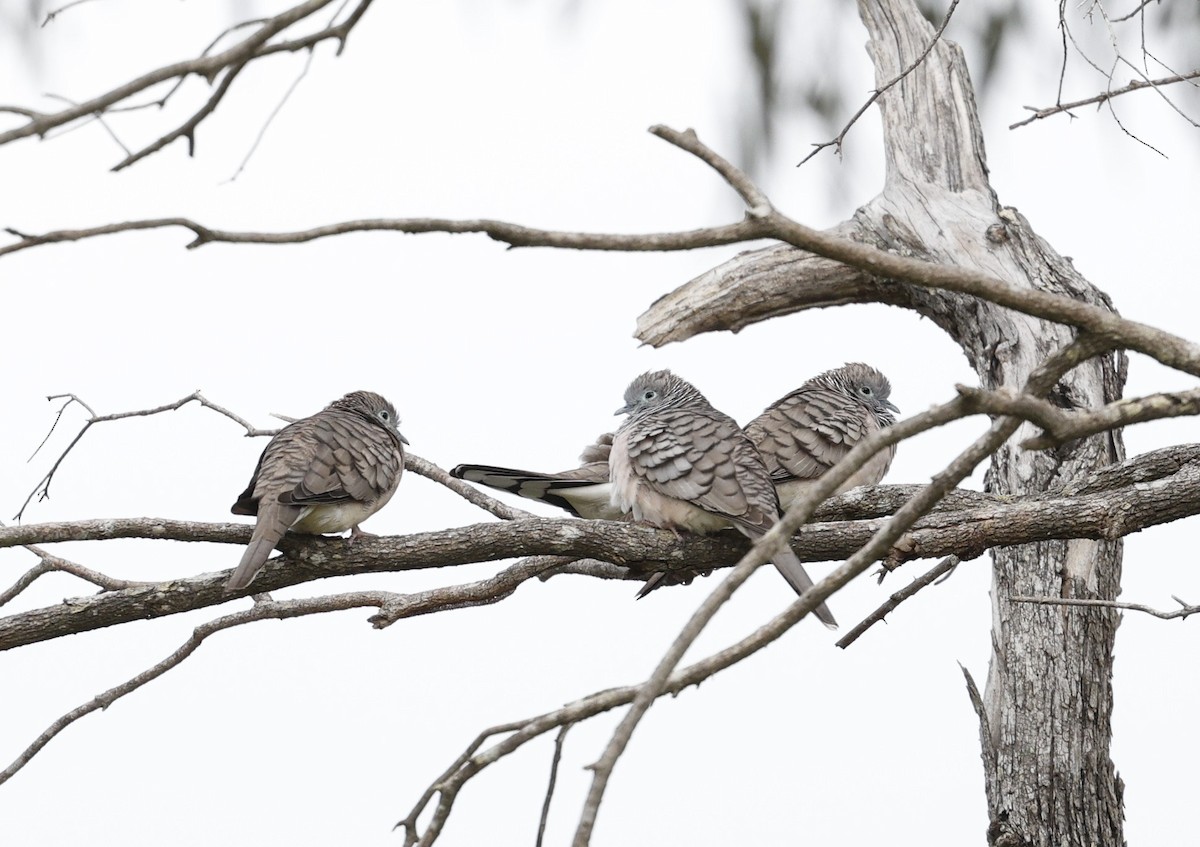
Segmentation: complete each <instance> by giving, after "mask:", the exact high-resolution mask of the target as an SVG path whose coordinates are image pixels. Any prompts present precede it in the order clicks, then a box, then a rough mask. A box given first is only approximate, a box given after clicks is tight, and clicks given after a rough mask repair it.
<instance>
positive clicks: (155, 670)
mask: <svg viewBox="0 0 1200 847" xmlns="http://www.w3.org/2000/svg"><path fill="white" fill-rule="evenodd" d="M389 597H390V595H389V594H388V593H387V592H371V591H360V592H354V593H351V594H338V595H333V596H330V597H313V598H309V599H304V600H283V601H276V600H266V601H258V602H256V603H255V604H254V606H253V607H251V608H249V609H245V610H243V611H240V612H234V613H233V614H230V615H224V616H222V617H219V618H216V619H215V620H212V621H209V622H208V623H205V624H201V625H200V626H198V627H196V628H195V629H194V630H193V631H192V635H191V637H190V638H188V640H187V641H185V642H184V643H183V644H182V645H181V646H180V647H179V649H177V650H176V651H175V652H174V653H172V654H171V655H170V656H168V657H167V658H165V659H163V660H162V661H161V662H159V663H158V664H156V665H153V666H152V667H150V668H147V669H146V670H144V671H142V672H141V673H139V674H137V675H136V676H134V677H132V678H130V679H128V680H126V681H125V682H123V683H121V684H120V685H117V686H114V687H112V688H110V689H108V690H107V691H105V692H103V693H102V694H98V695H96V696H95V697H93V698H92V699H91V700H89V701H88V702H86V703H84V704H82V705H80V706H77V707H76V708H74V709H72V710H71V711H69V712H67V713H66V714H65V715H63V716H62V717H60V718H58V720H56V721H54V722H53V723H52V724H50V726H49V727H47V728H46V730H45V731H44V732H43V733H42V734H41V735H39V736H38V737H37V738H36V739H35V740H34V742H33V743H32V744H30V745H29V746H28V747H26V748H25V750H24V751H23V752H22V753H21V754H20V755H19V756H17V758H16V759H15V760H14V761H13V763H12V764H11V765H9V766H8V767H7V768H5V769H4V770H3V771H0V785H3V784H4V783H5V782H7V781H8V780H9V779H10V778H11V777H12V776H13V775H14V774H16V773H17V772H18V771H20V770H21V768H23V767H25V765H27V764H28V763H29V761H30V760H31V759H32V758H33V757H34V756H36V755H37V754H38V753H39V752H40V751H41V750H42V748H43V747H45V746H46V745H47V744H49V743H50V742H51V741H52V740H54V737H55V736H57V735H58V734H59V733H60V732H62V731H63V730H64V729H66V728H67V727H68V726H70V725H71V724H73V723H75V721H77V720H79V719H80V718H82V717H84V716H85V715H89V714H91V713H92V712H95V711H97V710H100V709H107V708H108V707H109V706H111V705H112V704H113V703H115V702H116V701H117V700H119V699H120V698H122V697H124V696H125V695H126V694H129V693H131V692H133V691H136V690H137V689H139V688H141V687H142V686H143V685H145V684H146V683H148V682H151V681H153V680H155V679H157V678H158V677H160V676H162V675H163V674H164V673H166V672H167V671H169V670H171V669H172V668H175V667H177V666H178V665H179V663H180V662H182V661H183V660H184V659H186V658H187V657H188V656H190V655H192V653H194V652H195V651H196V649H197V648H198V647H199V646H200V645H201V644H202V643H204V640H205V639H206V638H208V637H209V636H210V635H212V634H214V633H217V632H220V631H221V630H224V629H229V628H230V627H235V626H241V625H242V624H246V623H252V622H253V621H261V620H284V619H287V618H297V617H303V616H305V615H314V614H321V613H323V612H334V611H342V610H345V609H356V608H362V607H364V606H382V605H383V604H384V603H386V602H387V601H388V599H389Z"/></svg>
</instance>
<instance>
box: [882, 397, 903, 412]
mask: <svg viewBox="0 0 1200 847" xmlns="http://www.w3.org/2000/svg"><path fill="white" fill-rule="evenodd" d="M883 406H884V408H886V409H891V410H892V411H893V412H895V413H896V414H897V415H898V414H900V410H899V409H898V408H897V407H896V404H895V403H893V402H892V401H891V400H884V401H883Z"/></svg>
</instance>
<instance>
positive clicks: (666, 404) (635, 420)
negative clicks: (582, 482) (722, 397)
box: [609, 371, 837, 626]
mask: <svg viewBox="0 0 1200 847" xmlns="http://www.w3.org/2000/svg"><path fill="white" fill-rule="evenodd" d="M621 413H628V414H629V418H628V419H626V421H625V423H623V424H622V425H621V428H620V429H618V430H617V435H616V438H614V439H613V446H612V455H611V457H610V461H609V472H610V475H611V478H612V496H613V502H614V503H615V504H616V505H618V506H619V507H620V508H621V509H622V510H624V511H631V512H632V513H633V515H634V517H635V518H636V519H638V520H644V521H647V522H649V523H652V524H655V525H656V526H660V527H665V528H670V529H687V530H691V531H693V532H712V531H714V530H717V529H721V528H722V527H724V526H728V525H730V524H732V525H733V526H734V527H736V528H737V529H738V530H740V531H741V532H742V533H743V534H744V535H746V536H748V537H749V538H751V539H758V538H761V537H762V536H763V534H765V533H766V531H767V530H768V529H770V528H771V527H772V526H773V525H774V524H775V522H776V521H778V520H779V514H780V513H779V500H778V498H777V496H776V494H775V488H774V486H773V485H772V483H771V477H770V474H769V473H768V471H767V467H766V464H765V463H764V462H763V460H762V457H761V456H759V454H758V451H757V450H756V449H755V447H754V444H753V442H752V441H751V440H750V439H749V437H748V436H747V435H746V434H745V433H744V432H742V430H741V428H740V427H738V425H737V422H736V421H735V420H733V418H731V417H729V416H728V415H726V414H724V413H722V412H720V411H718V410H716V409H714V408H713V407H712V405H711V404H710V403H709V402H708V400H707V399H705V397H704V395H702V394H701V393H700V392H699V391H697V390H696V388H695V387H694V386H693V385H691V384H690V383H688V382H687V381H685V380H683V379H680V378H679V377H677V376H675V375H674V374H672V373H671V372H670V371H655V372H652V373H646V374H642V375H641V376H639V377H638V378H637V379H635V380H634V381H633V382H632V383H631V384H630V386H629V388H628V389H627V390H626V392H625V406H624V407H622V408H621V409H619V410H618V414H621ZM772 563H773V564H774V565H775V567H776V568H777V569H778V570H779V572H780V573H781V574H782V575H783V577H784V578H785V579H786V580H787V581H788V583H789V584H790V585H791V586H792V588H793V589H794V590H795V591H796V593H797V594H803V593H804V592H805V591H807V590H808V589H809V588H811V587H812V584H813V583H812V579H811V578H809V576H808V573H807V572H806V571H805V570H804V566H803V565H802V564H801V563H800V560H799V559H797V558H796V554H795V553H794V552H792V550H791V549H790V548H784V549H783V550H781V551H780V552H779V553H777V554H776V555H775V557H774V559H773V560H772ZM655 582H657V580H655V579H654V578H652V579H651V581H650V582H648V583H647V585H646V586H645V587H644V589H643V592H641V593H642V594H644V593H645V592H646V591H648V590H649V589H650V588H652V587H653V583H655ZM816 614H817V616H818V617H819V618H820V619H821V620H822V621H823V622H824V623H825V624H826V625H827V626H837V622H836V621H835V620H834V618H833V615H832V614H831V613H830V611H829V609H828V608H827V607H826V606H825V604H824V603H822V604H821V605H820V606H819V607H818V608H817V610H816Z"/></svg>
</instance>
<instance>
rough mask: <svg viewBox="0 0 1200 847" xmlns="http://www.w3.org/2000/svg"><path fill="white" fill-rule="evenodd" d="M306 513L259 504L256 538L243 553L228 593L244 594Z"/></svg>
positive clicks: (291, 508) (254, 536) (296, 509)
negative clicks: (278, 546) (293, 526)
mask: <svg viewBox="0 0 1200 847" xmlns="http://www.w3.org/2000/svg"><path fill="white" fill-rule="evenodd" d="M302 511H303V510H302V509H300V508H298V507H296V506H283V505H278V504H277V505H275V506H271V507H267V506H265V505H262V504H260V505H259V509H258V523H256V524H255V525H254V535H253V536H251V538H250V544H249V546H247V547H246V552H245V553H243V554H242V560H241V561H240V562H239V563H238V566H237V569H236V570H235V571H234V572H233V576H231V577H230V578H229V581H228V582H227V583H225V590H226V591H240V590H241V589H243V588H245V587H246V586H247V585H249V584H250V583H251V582H253V581H254V578H255V577H256V576H258V572H259V571H260V570H262V566H263V565H265V564H266V562H267V559H268V558H269V557H270V555H271V551H272V550H274V549H275V545H276V544H278V543H279V539H281V538H283V534H284V533H285V532H287V528H288V527H289V526H291V525H292V524H294V523H295V522H296V521H297V520H298V519H299V517H300V515H301V513H302Z"/></svg>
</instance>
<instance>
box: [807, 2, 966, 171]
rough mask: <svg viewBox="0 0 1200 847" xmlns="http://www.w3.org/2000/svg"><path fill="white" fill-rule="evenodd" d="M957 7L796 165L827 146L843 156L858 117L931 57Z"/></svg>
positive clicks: (952, 7)
mask: <svg viewBox="0 0 1200 847" xmlns="http://www.w3.org/2000/svg"><path fill="white" fill-rule="evenodd" d="M956 8H958V0H950V8H948V9H947V10H946V15H945V17H943V18H942V23H941V25H940V26H939V27H938V28H937V30H936V31H935V32H934V33H933V38H931V39H930V40H929V44H927V45H925V49H924V50H922V51H921V55H919V56H917V58H916V59H914V60H913V61H912V62H911V63H910V64H909V65H908V66H907V67H906V68H905V69H904V70H902V71H900V73H898V74H897V75H896V76H895V78H893V79H890V80H888V82H887V83H885V84H884V85H883V86H881V87H879V88H877V89H875V91H873V92H872V93H871V96H870V97H868V98H867V102H865V103H863V104H862V106H861V107H860V108H859V110H858V111H857V112H855V113H854V115H853V116H852V117H851V118H850V120H849V121H847V122H846V125H845V126H844V127H842V131H841V132H839V133H838V134H837V135H836V136H834V137H833V138H832V139H830V140H829V141H822V142H821V143H819V144H814V145H813V149H812V151H810V152H809V154H808V155H807V156H805V157H804V158H803V159H801V160H800V161H799V162H798V163H797V164H796V167H800V166H801V165H803V164H804V163H805V162H807V161H808V160H809V159H811V158H812V157H813V156H815V155H817V154H818V153H820V152H821V151H822V150H824V149H825V148H826V147H835V148H837V154H838V155H839V156H841V155H842V144H843V143H844V142H845V141H846V135H847V134H848V133H849V132H850V128H851V127H853V126H854V125H855V124H856V123H858V119H859V118H861V117H862V116H863V115H865V114H866V112H867V109H869V108H871V106H873V105H875V101H876V100H878V99H879V98H880V97H882V96H883V94H884V93H885V92H886V91H887V90H888V89H890V88H892V87H893V86H895V85H896V84H897V83H899V82H900V81H901V80H902V79H904V78H905V77H906V76H908V75H909V74H910V73H912V72H913V71H915V70H916V69H917V68H918V67H919V66H920V64H921V63H922V62H924V61H925V59H926V58H928V57H929V53H930V52H931V51H932V50H933V48H934V45H936V44H937V43H938V41H940V40H941V38H942V33H944V32H945V31H946V27H947V26H949V25H950V18H951V16H953V15H954V10H955V9H956Z"/></svg>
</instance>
